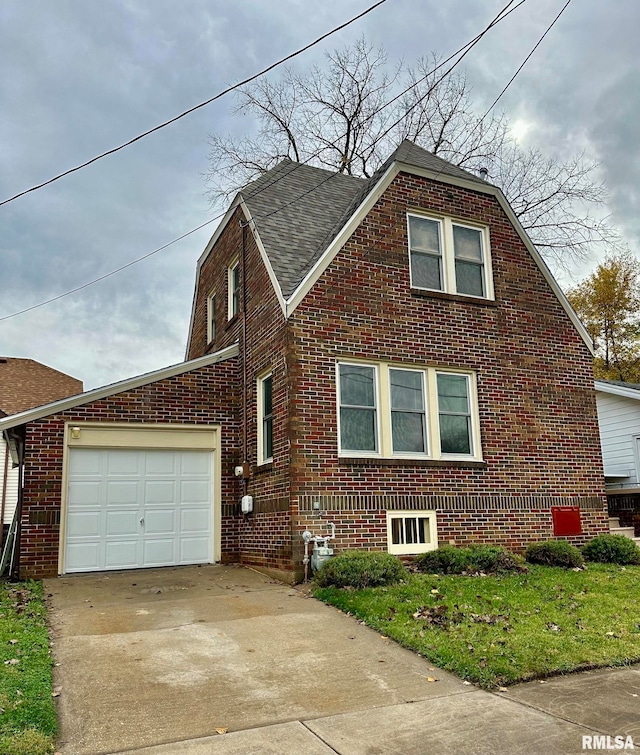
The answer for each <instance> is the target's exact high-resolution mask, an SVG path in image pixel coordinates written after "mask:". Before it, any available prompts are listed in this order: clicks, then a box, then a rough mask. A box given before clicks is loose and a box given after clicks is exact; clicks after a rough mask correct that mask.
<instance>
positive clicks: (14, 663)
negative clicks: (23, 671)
mask: <svg viewBox="0 0 640 755" xmlns="http://www.w3.org/2000/svg"><path fill="white" fill-rule="evenodd" d="M18 663H20V660H19V659H18V658H12V659H11V660H9V661H5V662H4V665H5V666H17V665H18Z"/></svg>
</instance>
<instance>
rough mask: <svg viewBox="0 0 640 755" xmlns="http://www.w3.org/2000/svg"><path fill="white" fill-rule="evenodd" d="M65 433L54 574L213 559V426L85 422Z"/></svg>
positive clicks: (216, 520)
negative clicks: (57, 562)
mask: <svg viewBox="0 0 640 755" xmlns="http://www.w3.org/2000/svg"><path fill="white" fill-rule="evenodd" d="M65 434H66V437H67V442H66V454H65V455H66V463H65V467H66V486H65V488H66V490H65V492H66V495H65V497H64V499H63V519H62V522H61V524H62V527H61V532H62V537H61V545H62V547H61V549H60V555H61V563H60V573H62V574H69V573H74V572H87V571H103V570H106V571H108V570H114V569H138V568H141V567H151V566H179V565H184V564H207V563H213V562H214V561H215V560H218V559H217V558H216V540H218V541H219V515H218V516H216V505H215V503H216V495H215V491H216V471H215V470H216V450H217V436H218V429H217V428H216V427H202V426H190V427H184V426H183V427H179V426H175V425H171V426H163V425H155V426H150V425H121V424H113V425H109V424H103V423H87V424H75V425H68V426H67V428H66V433H65ZM218 508H219V507H218ZM216 535H218V537H217V538H216Z"/></svg>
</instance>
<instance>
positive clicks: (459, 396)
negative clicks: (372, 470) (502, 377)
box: [337, 362, 482, 461]
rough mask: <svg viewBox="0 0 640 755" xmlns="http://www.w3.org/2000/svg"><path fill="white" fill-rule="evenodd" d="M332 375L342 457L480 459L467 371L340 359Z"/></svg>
mask: <svg viewBox="0 0 640 755" xmlns="http://www.w3.org/2000/svg"><path fill="white" fill-rule="evenodd" d="M337 378H338V435H339V453H340V454H341V455H342V456H371V457H383V458H387V457H400V458H425V459H460V460H473V461H480V460H481V458H482V453H481V449H480V427H479V417H478V402H477V396H476V382H475V375H474V374H473V373H472V372H465V371H458V370H444V369H438V368H434V367H427V368H423V369H420V368H416V367H405V366H402V365H395V364H388V363H384V362H383V363H378V364H358V363H352V362H340V363H338V365H337Z"/></svg>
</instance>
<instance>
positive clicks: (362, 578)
mask: <svg viewBox="0 0 640 755" xmlns="http://www.w3.org/2000/svg"><path fill="white" fill-rule="evenodd" d="M405 574H406V572H405V570H404V566H403V565H402V561H400V559H399V558H398V557H397V556H393V555H392V554H391V553H384V552H383V551H344V552H343V553H339V554H338V555H337V556H333V558H330V559H329V560H328V561H325V562H324V564H323V565H322V566H321V567H320V569H318V571H317V572H316V574H315V577H314V579H315V581H316V584H317V585H318V586H320V587H329V586H334V587H357V588H362V587H378V586H380V585H393V584H396V582H400V581H401V580H402V579H403V578H404V576H405Z"/></svg>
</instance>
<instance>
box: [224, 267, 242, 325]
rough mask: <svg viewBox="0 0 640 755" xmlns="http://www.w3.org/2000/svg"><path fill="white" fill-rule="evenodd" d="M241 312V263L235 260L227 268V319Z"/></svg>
mask: <svg viewBox="0 0 640 755" xmlns="http://www.w3.org/2000/svg"><path fill="white" fill-rule="evenodd" d="M238 312H240V261H239V260H234V261H233V262H232V263H231V264H230V265H229V267H228V268H227V319H229V320H232V319H233V318H234V317H235V316H236V315H237V314H238Z"/></svg>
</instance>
